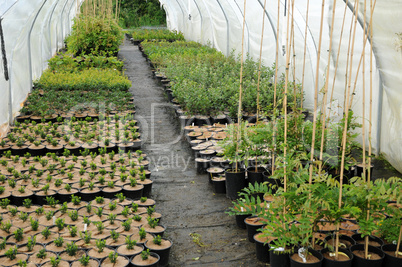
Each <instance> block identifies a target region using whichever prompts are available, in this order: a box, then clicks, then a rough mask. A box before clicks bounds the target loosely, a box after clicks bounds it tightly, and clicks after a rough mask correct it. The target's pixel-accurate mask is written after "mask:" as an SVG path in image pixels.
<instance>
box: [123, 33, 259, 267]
mask: <svg viewBox="0 0 402 267" xmlns="http://www.w3.org/2000/svg"><path fill="white" fill-rule="evenodd" d="M119 57H121V58H122V59H123V60H124V61H125V68H126V71H125V74H126V75H127V76H128V77H129V78H130V80H131V81H132V83H133V85H132V88H131V89H130V91H131V92H132V93H133V95H134V103H135V105H136V119H137V120H138V121H139V123H140V124H141V134H142V138H141V139H142V140H143V141H145V143H144V144H143V149H142V150H143V151H144V152H145V153H146V154H147V155H148V158H149V159H150V160H151V167H150V170H151V171H152V175H151V179H152V180H153V181H154V184H153V189H152V192H153V193H152V195H153V199H155V200H156V210H157V211H158V212H160V213H162V215H163V217H162V221H161V224H163V225H165V226H167V231H166V232H165V236H166V237H168V238H169V239H171V240H172V241H173V243H174V245H173V248H172V251H171V256H170V265H169V266H266V265H263V264H261V263H258V262H257V260H256V256H255V247H254V246H255V245H254V244H252V243H250V242H249V241H247V232H246V230H242V229H238V228H237V226H236V225H235V220H234V217H230V216H229V215H227V214H225V213H224V211H225V210H227V208H228V207H229V206H230V205H231V203H230V201H229V200H228V199H227V198H226V197H225V196H224V195H215V194H214V191H213V188H212V186H211V185H210V184H209V183H208V178H207V176H206V175H198V174H197V172H196V168H195V164H194V158H193V155H192V151H191V149H190V148H189V146H188V144H187V141H186V140H185V139H184V136H183V135H182V133H181V129H180V125H179V121H178V119H177V118H176V117H175V114H174V109H173V107H172V106H171V104H169V103H168V101H167V98H165V96H164V92H163V90H162V87H160V86H158V85H157V83H156V81H155V80H154V79H152V77H151V76H152V73H151V70H150V67H149V65H148V64H147V63H146V60H145V58H144V57H142V55H141V52H140V51H139V50H138V47H137V46H134V45H132V44H131V43H130V42H129V41H128V40H125V41H124V44H123V45H122V46H121V47H120V52H119ZM192 233H197V234H199V235H200V242H199V243H198V244H196V242H194V241H193V238H192V237H191V236H190V234H192Z"/></svg>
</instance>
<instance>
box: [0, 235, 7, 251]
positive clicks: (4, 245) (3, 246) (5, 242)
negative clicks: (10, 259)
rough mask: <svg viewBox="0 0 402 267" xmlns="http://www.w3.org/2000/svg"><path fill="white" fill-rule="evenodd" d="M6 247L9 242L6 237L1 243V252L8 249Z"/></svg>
mask: <svg viewBox="0 0 402 267" xmlns="http://www.w3.org/2000/svg"><path fill="white" fill-rule="evenodd" d="M6 245H7V240H6V238H5V237H3V239H1V242H0V250H4V249H5V248H6Z"/></svg>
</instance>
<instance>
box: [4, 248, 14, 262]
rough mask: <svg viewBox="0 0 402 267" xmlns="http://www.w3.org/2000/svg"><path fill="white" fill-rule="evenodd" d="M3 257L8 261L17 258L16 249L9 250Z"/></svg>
mask: <svg viewBox="0 0 402 267" xmlns="http://www.w3.org/2000/svg"><path fill="white" fill-rule="evenodd" d="M4 255H6V257H7V258H9V259H10V260H14V259H15V258H16V257H17V247H13V248H9V249H8V250H7V251H6V252H5V253H4Z"/></svg>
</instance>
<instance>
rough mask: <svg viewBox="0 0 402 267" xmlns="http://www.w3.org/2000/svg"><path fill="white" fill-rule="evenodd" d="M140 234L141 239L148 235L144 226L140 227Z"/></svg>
mask: <svg viewBox="0 0 402 267" xmlns="http://www.w3.org/2000/svg"><path fill="white" fill-rule="evenodd" d="M138 234H139V235H140V240H143V239H145V238H146V237H147V232H145V229H144V228H143V227H141V228H140V231H139V233H138Z"/></svg>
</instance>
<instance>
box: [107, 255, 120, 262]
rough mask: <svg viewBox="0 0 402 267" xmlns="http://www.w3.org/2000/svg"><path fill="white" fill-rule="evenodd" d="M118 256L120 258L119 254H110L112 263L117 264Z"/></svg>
mask: <svg viewBox="0 0 402 267" xmlns="http://www.w3.org/2000/svg"><path fill="white" fill-rule="evenodd" d="M118 256H119V254H117V252H110V253H109V256H108V257H109V260H110V262H111V263H113V264H115V263H116V262H117V257H118Z"/></svg>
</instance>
